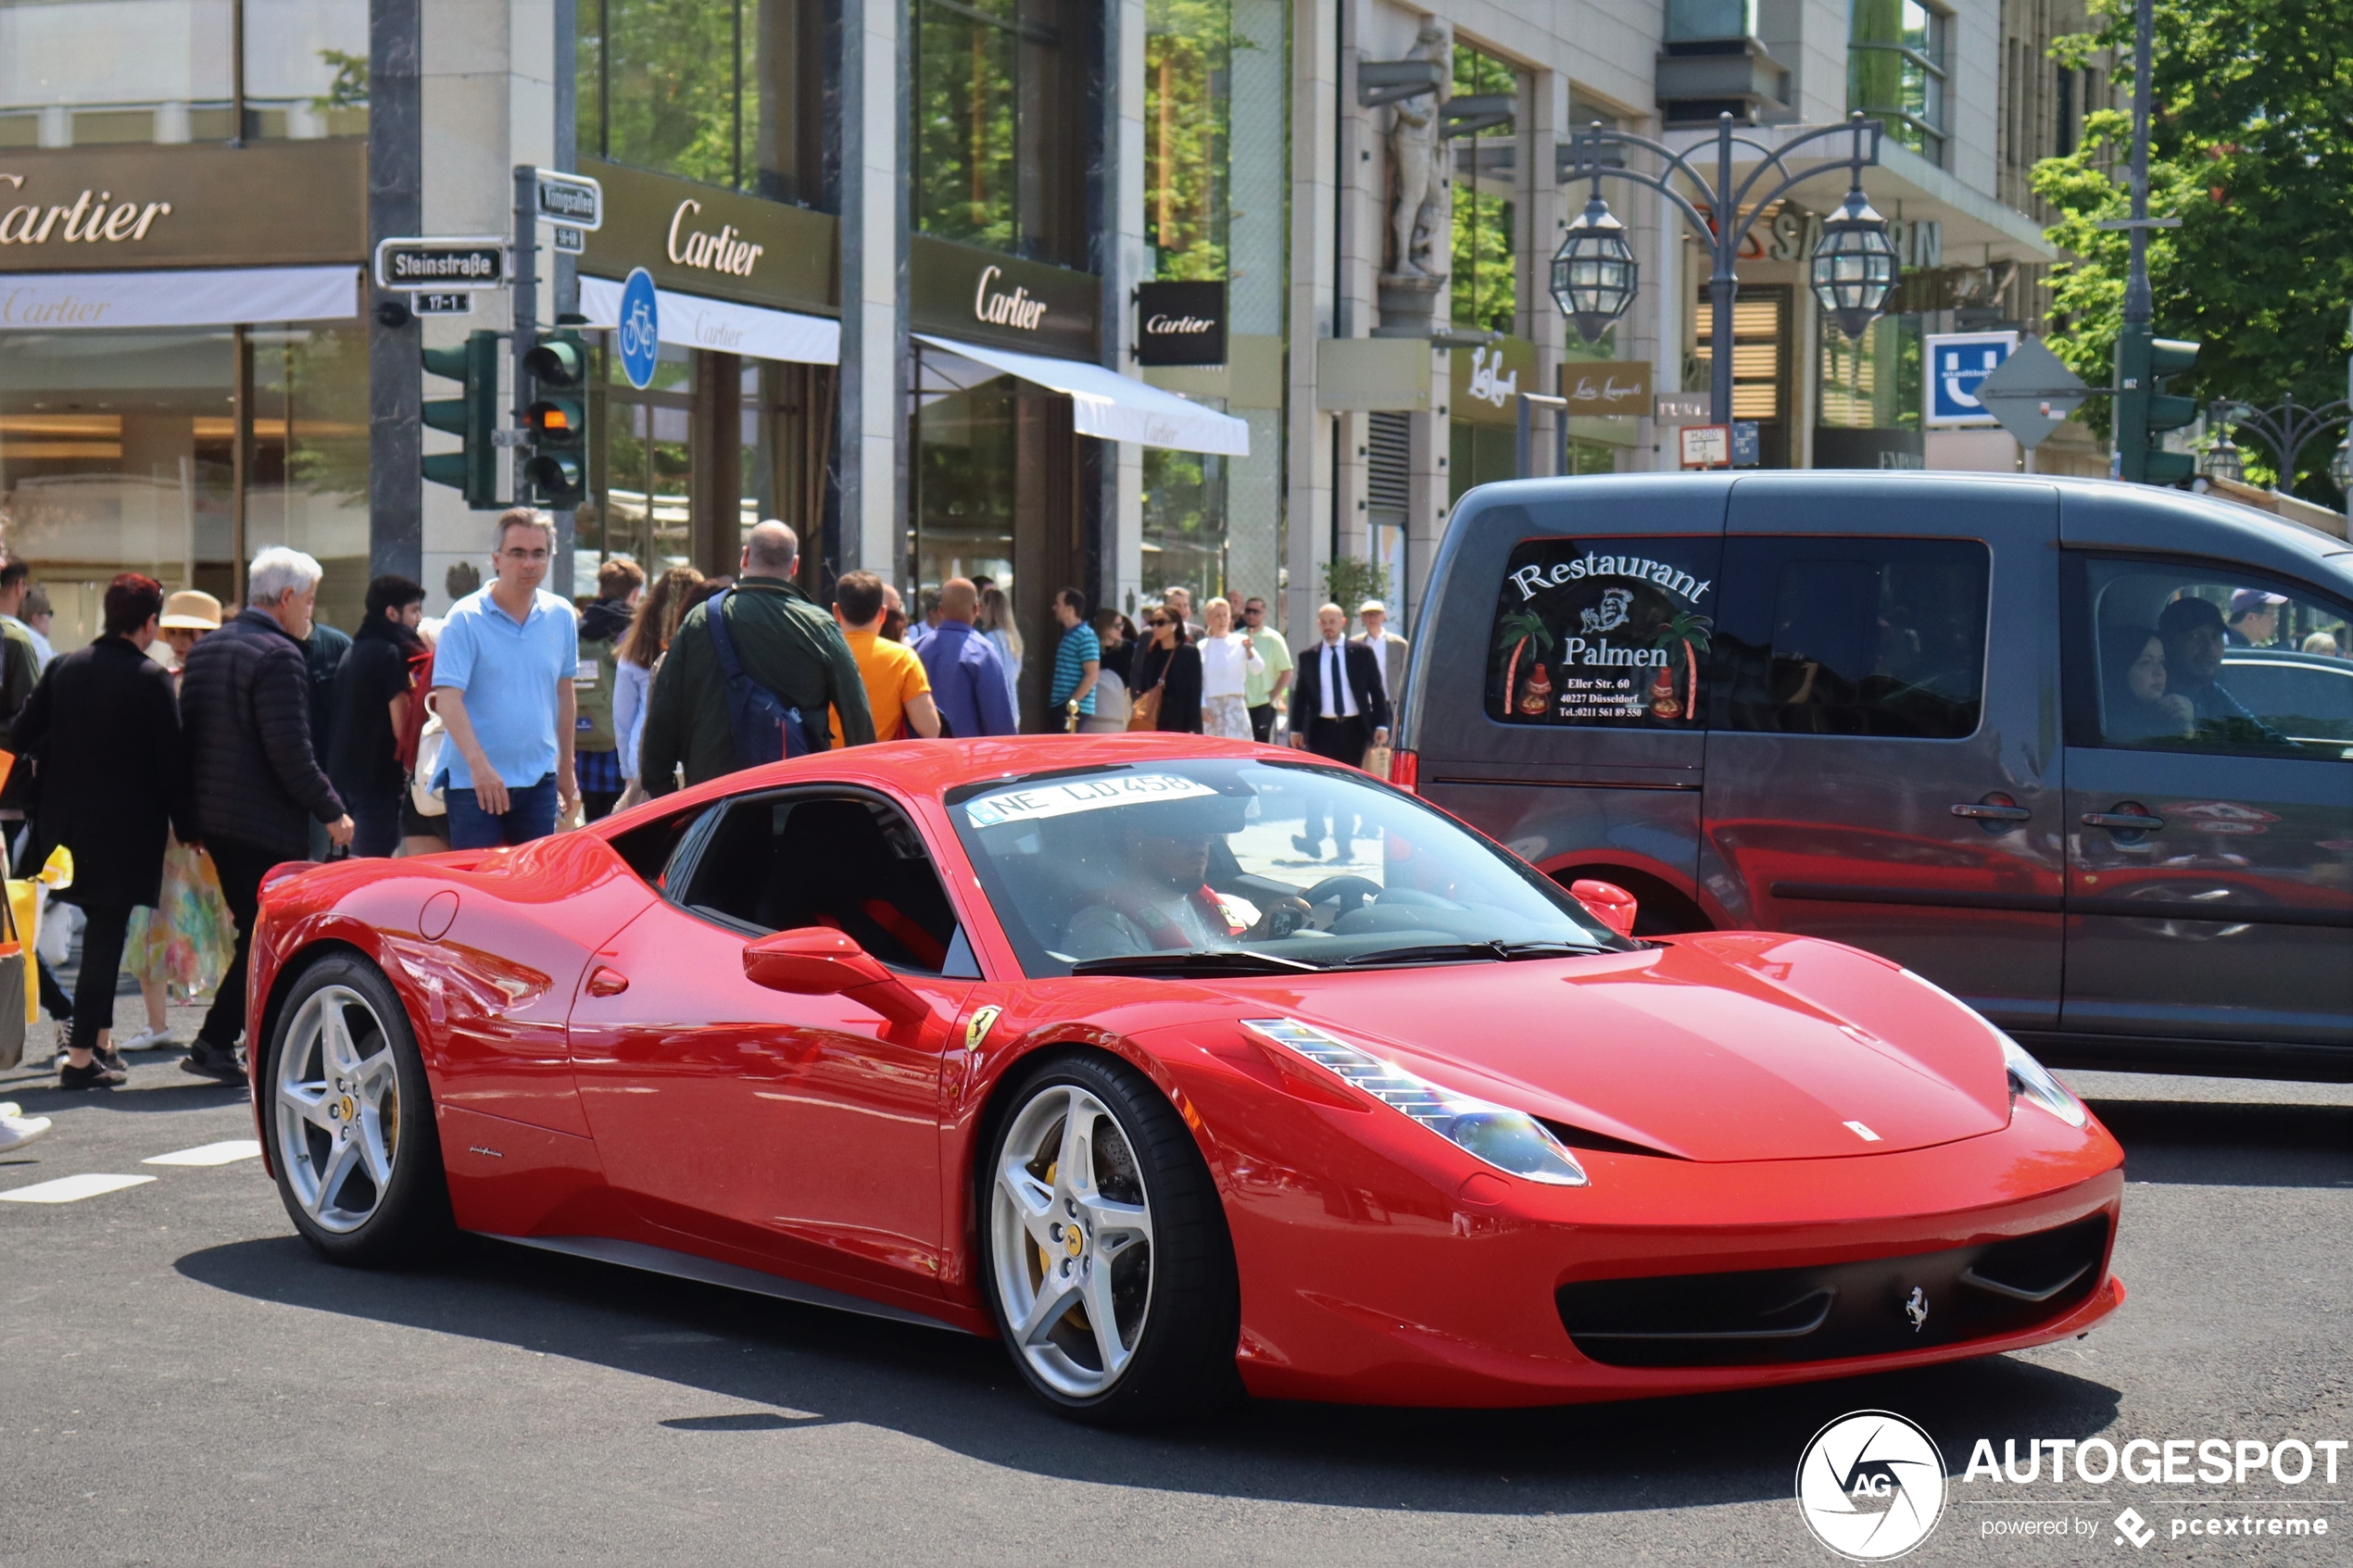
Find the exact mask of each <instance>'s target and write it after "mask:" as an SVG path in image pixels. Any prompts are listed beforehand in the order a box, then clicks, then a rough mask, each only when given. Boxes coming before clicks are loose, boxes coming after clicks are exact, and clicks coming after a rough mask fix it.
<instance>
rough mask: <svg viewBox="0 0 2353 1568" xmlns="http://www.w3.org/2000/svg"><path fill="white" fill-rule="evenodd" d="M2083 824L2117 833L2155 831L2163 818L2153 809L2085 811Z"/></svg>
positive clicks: (2159, 826) (2163, 823) (2161, 825)
mask: <svg viewBox="0 0 2353 1568" xmlns="http://www.w3.org/2000/svg"><path fill="white" fill-rule="evenodd" d="M2083 825H2084V826H2085V827H2087V828H2108V829H2111V830H2113V831H2115V832H2117V833H2155V832H2156V831H2157V830H2158V829H2159V828H2161V827H2163V826H2164V825H2165V819H2164V818H2162V817H2160V816H2158V814H2157V813H2156V812H2154V811H2086V812H2084V813H2083Z"/></svg>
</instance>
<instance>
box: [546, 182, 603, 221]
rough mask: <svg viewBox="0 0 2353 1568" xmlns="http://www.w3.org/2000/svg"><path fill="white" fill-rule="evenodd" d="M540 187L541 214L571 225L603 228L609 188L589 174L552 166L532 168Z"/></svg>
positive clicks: (548, 219) (550, 219) (549, 218)
mask: <svg viewBox="0 0 2353 1568" xmlns="http://www.w3.org/2000/svg"><path fill="white" fill-rule="evenodd" d="M532 179H533V182H534V183H535V184H536V185H537V186H538V187H539V216H540V217H542V218H544V219H546V220H547V221H549V222H550V223H561V224H563V225H564V226H565V227H566V228H571V229H596V228H601V227H602V226H603V224H604V220H605V188H604V187H603V186H602V185H599V184H598V183H597V182H595V181H594V180H591V179H590V178H588V176H586V175H585V174H564V173H560V172H558V171H557V170H555V169H534V170H533V171H532Z"/></svg>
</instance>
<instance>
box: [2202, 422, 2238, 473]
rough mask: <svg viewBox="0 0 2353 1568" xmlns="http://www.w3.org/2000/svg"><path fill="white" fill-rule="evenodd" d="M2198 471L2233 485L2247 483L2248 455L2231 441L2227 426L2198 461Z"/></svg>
mask: <svg viewBox="0 0 2353 1568" xmlns="http://www.w3.org/2000/svg"><path fill="white" fill-rule="evenodd" d="M2197 471H2198V472H2200V473H2202V474H2204V475H2205V476H2206V477H2207V478H2208V479H2227V480H2229V481H2230V482H2231V483H2233V484H2243V483H2246V454H2244V453H2242V452H2241V451H2240V450H2239V448H2238V443H2237V442H2235V441H2233V440H2232V439H2231V433H2230V430H2229V428H2228V427H2227V426H2226V427H2224V428H2223V429H2222V431H2221V433H2220V434H2219V435H2217V436H2216V437H2215V440H2214V445H2211V446H2208V448H2207V449H2206V456H2204V457H2203V458H2199V459H2198V462H2197Z"/></svg>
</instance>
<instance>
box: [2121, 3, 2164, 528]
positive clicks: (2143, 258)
mask: <svg viewBox="0 0 2353 1568" xmlns="http://www.w3.org/2000/svg"><path fill="white" fill-rule="evenodd" d="M2154 11H2155V6H2154V5H2153V4H2152V0H2138V4H2136V5H2135V6H2133V164H2132V196H2133V217H2132V225H2131V227H2130V228H2129V229H2127V230H2126V232H2125V243H2126V244H2128V245H2130V246H2131V247H2132V250H2131V253H2130V257H2131V259H2130V260H2129V261H2128V262H2127V264H2126V269H2125V273H2124V322H2123V330H2122V331H2121V332H2118V333H2117V337H2116V429H2115V439H2116V454H2117V458H2118V474H2119V477H2120V478H2123V479H2128V480H2131V481H2133V483H2144V482H2145V481H2146V480H2147V478H2148V471H2147V470H2148V449H2149V428H2148V397H2149V392H2150V390H2151V389H2150V386H2149V339H2150V338H2152V337H2154V336H2155V335H2156V332H2155V329H2154V328H2153V327H2152V326H2151V324H2150V323H2151V321H2152V320H2154V318H2155V316H2156V302H2155V300H2154V299H2153V298H2152V296H2151V295H2150V294H2149V231H2148V220H2149V97H2150V94H2151V93H2152V92H2153V91H2154V89H2155V87H2156V83H2155V82H2152V81H2151V80H2150V78H2151V77H2152V76H2154V75H2155V74H2156V73H2155V72H2154V71H2153V70H2151V69H2150V66H2151V65H2152V63H2153V62H2152V60H2151V57H2150V56H2151V54H2152V51H2153V46H2154V44H2155V41H2156V33H2157V23H2156V19H2155V15H2154Z"/></svg>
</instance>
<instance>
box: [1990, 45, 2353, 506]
mask: <svg viewBox="0 0 2353 1568" xmlns="http://www.w3.org/2000/svg"><path fill="white" fill-rule="evenodd" d="M2092 13H2093V17H2094V19H2095V22H2096V23H2097V24H2098V25H2097V26H2096V28H2095V30H2094V31H2090V32H2087V33H2082V34H2077V35H2074V36H2071V37H2069V38H2065V39H2062V40H2060V41H2059V43H2058V44H2057V47H2056V48H2055V49H2054V51H2053V52H2054V54H2055V55H2056V56H2057V57H2058V58H2059V60H2060V61H2061V63H2062V64H2081V63H2082V61H2083V60H2084V59H2085V58H2087V57H2088V56H2091V55H2093V54H2094V52H2095V51H2097V50H2102V49H2106V50H2110V51H2114V52H2115V54H2116V57H2117V58H2118V60H2119V62H2120V63H2119V68H2118V72H2117V84H2118V88H2119V91H2120V93H2122V92H2124V90H2125V87H2126V84H2127V82H2129V81H2130V79H2131V74H2132V72H2133V70H2134V69H2137V67H2136V66H2134V65H2133V64H2132V62H2131V60H2130V56H2131V51H2132V43H2133V6H2132V4H2131V0H2092ZM2156 24H2157V47H2156V49H2155V51H2154V53H2155V56H2156V69H2155V77H2154V81H2155V87H2156V91H2155V93H2154V94H2153V97H2152V115H2151V129H2150V137H2149V211H2150V213H2151V215H2152V216H2155V217H2177V218H2179V219H2180V220H2182V226H2181V227H2180V228H2178V229H2171V230H2158V231H2156V232H2154V233H2153V234H2152V235H2151V238H2150V244H2149V282H2150V286H2151V289H2152V291H2153V293H2154V295H2155V298H2156V326H2157V332H2158V335H2159V336H2160V337H2176V338H2191V339H2195V340H2196V341H2198V342H2199V343H2202V344H2203V345H2205V347H2204V351H2203V352H2202V353H2201V354H2200V356H2199V359H2198V368H2197V372H2196V376H2195V377H2194V378H2183V381H2182V383H2178V384H2172V385H2169V388H2168V390H2170V391H2180V392H2192V393H2195V394H2196V395H2198V396H2201V397H2206V398H2216V397H2228V398H2233V399H2235V400H2238V401H2242V402H2246V403H2251V404H2255V405H2257V406H2259V407H2269V406H2271V405H2272V404H2275V403H2277V402H2278V401H2280V399H2281V398H2282V397H2284V395H2286V394H2287V393H2289V392H2290V391H2293V392H2294V393H2295V395H2296V400H2297V401H2298V402H2309V403H2315V404H2318V403H2326V402H2330V401H2332V400H2334V399H2336V398H2339V397H2342V396H2344V395H2345V393H2346V355H2347V348H2348V342H2347V321H2346V311H2347V301H2348V299H2353V244H2348V239H2347V236H2348V235H2353V0H2156ZM2123 101H2124V103H2125V104H2126V105H2127V106H2129V104H2130V101H2131V100H2130V97H2129V95H2127V96H2126V97H2125V98H2124V100H2123ZM2131 156H2132V116H2131V114H2130V111H2129V107H2126V108H2120V109H2103V110H2100V111H2097V112H2095V113H2093V114H2091V115H2089V116H2087V117H2086V118H2085V120H2084V126H2083V134H2082V141H2081V143H2080V144H2079V145H2078V146H2077V147H2076V149H2075V151H2074V152H2073V153H2071V154H2070V155H2069V156H2068V157H2056V158H2045V159H2044V160H2043V161H2042V162H2041V163H2040V164H2038V165H2037V166H2036V167H2035V169H2034V188H2035V189H2036V190H2037V191H2038V192H2040V193H2041V194H2043V196H2044V197H2045V199H2047V200H2048V201H2050V202H2051V203H2052V205H2053V206H2054V207H2057V210H2058V213H2059V218H2058V221H2057V222H2056V223H2055V224H2053V225H2052V227H2051V228H2050V230H2049V231H2048V233H2049V237H2050V238H2051V240H2052V241H2053V242H2054V243H2055V244H2057V245H2058V246H2059V247H2060V248H2061V249H2062V250H2063V251H2064V252H2066V253H2067V254H2068V256H2069V257H2070V259H2069V260H2067V261H2064V262H2061V263H2060V264H2059V265H2058V266H2057V267H2055V268H2054V269H2053V270H2052V283H2051V287H2052V300H2051V306H2052V311H2053V331H2052V334H2051V345H2052V347H2053V349H2054V350H2055V351H2056V352H2057V354H2058V355H2059V357H2060V358H2062V359H2065V360H2066V361H2067V362H2068V363H2069V365H2070V366H2071V367H2072V368H2073V369H2074V370H2076V371H2077V373H2079V374H2081V375H2082V376H2083V377H2084V379H2086V380H2087V381H2090V382H2092V383H2095V384H2102V383H2107V382H2108V380H2109V377H2110V367H2111V365H2112V362H2113V358H2114V353H2115V345H2116V334H2117V328H2118V325H2119V323H2120V320H2121V318H2122V314H2123V306H2124V276H2125V266H2126V255H2127V244H2126V236H2125V235H2124V234H2123V233H2122V232H2117V231H2102V230H2099V229H2097V228H2096V227H2095V224H2096V223H2097V222H2098V221H2099V220H2102V219H2108V218H2122V217H2126V216H2129V213H2130V207H2131V195H2130V192H2129V190H2128V188H2127V186H2126V183H2125V175H2126V171H2127V169H2129V167H2130V164H2131ZM2100 418H2101V420H2103V421H2104V420H2105V410H2100ZM2333 445H2334V443H2327V444H2323V443H2322V442H2319V441H2315V442H2314V443H2312V445H2309V446H2308V447H2306V448H2305V452H2304V465H2303V469H2304V471H2303V472H2302V473H2300V474H2299V475H2298V476H2296V477H2297V479H2298V481H2299V483H2298V484H2297V485H2296V488H2298V489H2300V490H2302V491H2303V492H2304V493H2306V494H2307V495H2309V496H2310V497H2311V498H2313V499H2315V500H2322V501H2325V502H2327V503H2331V504H2334V503H2336V501H2337V496H2336V493H2335V490H2334V486H2333V485H2331V484H2330V483H2329V481H2328V478H2327V476H2326V474H2325V472H2324V471H2322V470H2325V469H2326V467H2327V464H2328V458H2329V448H2330V447H2331V446H2333ZM2248 458H2249V459H2250V460H2249V463H2248V467H2249V470H2250V475H2251V476H2252V477H2258V478H2260V479H2270V478H2271V477H2272V476H2271V474H2270V472H2269V470H2268V468H2266V467H2265V466H2264V464H2263V462H2262V461H2260V460H2259V449H2257V448H2255V447H2252V446H2250V447H2249V448H2248ZM2259 469H2261V470H2262V472H2261V473H2260V474H2257V473H2255V471H2254V470H2259Z"/></svg>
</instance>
